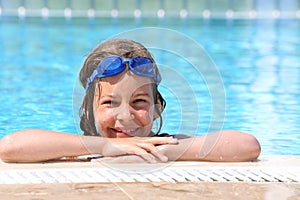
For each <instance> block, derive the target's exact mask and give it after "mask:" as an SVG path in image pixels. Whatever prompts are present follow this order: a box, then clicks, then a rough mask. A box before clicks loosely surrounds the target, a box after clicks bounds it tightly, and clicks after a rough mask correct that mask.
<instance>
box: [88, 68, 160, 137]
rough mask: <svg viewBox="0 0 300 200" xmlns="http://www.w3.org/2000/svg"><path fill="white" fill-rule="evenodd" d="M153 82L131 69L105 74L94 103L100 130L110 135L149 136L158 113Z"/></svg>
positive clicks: (99, 131) (97, 125) (104, 135)
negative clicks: (113, 74)
mask: <svg viewBox="0 0 300 200" xmlns="http://www.w3.org/2000/svg"><path fill="white" fill-rule="evenodd" d="M152 84H153V83H152V81H151V79H150V78H146V77H141V76H137V75H135V74H134V73H132V72H131V71H128V70H125V71H124V72H122V73H121V74H118V75H116V76H111V77H106V78H102V79H101V81H100V82H99V84H98V87H96V89H95V96H94V104H93V112H94V118H95V125H96V128H97V130H98V133H99V134H100V135H101V136H103V137H110V138H116V137H132V136H138V137H146V136H149V135H150V134H151V128H152V123H153V119H154V115H155V112H154V98H153V91H152Z"/></svg>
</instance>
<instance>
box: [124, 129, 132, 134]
mask: <svg viewBox="0 0 300 200" xmlns="http://www.w3.org/2000/svg"><path fill="white" fill-rule="evenodd" d="M121 131H122V132H123V133H132V132H133V131H134V129H131V130H121Z"/></svg>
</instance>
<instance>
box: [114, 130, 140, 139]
mask: <svg viewBox="0 0 300 200" xmlns="http://www.w3.org/2000/svg"><path fill="white" fill-rule="evenodd" d="M137 129H138V128H112V131H113V133H115V135H116V137H117V138H125V137H134V136H135V132H136V131H137Z"/></svg>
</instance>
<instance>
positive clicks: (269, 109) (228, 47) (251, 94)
mask: <svg viewBox="0 0 300 200" xmlns="http://www.w3.org/2000/svg"><path fill="white" fill-rule="evenodd" d="M145 26H152V27H165V28H169V29H172V30H176V31H178V32H180V33H182V34H184V35H186V36H188V37H191V38H192V39H194V40H195V41H197V43H198V44H199V45H201V46H202V47H203V49H204V50H205V51H206V52H207V53H208V55H209V56H210V57H211V58H212V60H213V62H214V63H215V66H216V67H217V70H218V72H219V73H220V76H221V78H222V81H223V84H224V89H225V94H226V96H224V98H226V99H225V100H226V106H225V111H226V113H225V114H226V115H225V118H224V121H223V129H235V130H241V131H245V132H248V133H251V134H253V135H255V136H256V137H257V138H258V139H259V141H260V143H261V145H262V154H264V155H274V154H276V155H278V154H279V155H300V150H299V149H300V148H299V146H300V134H299V132H300V123H299V121H300V115H299V113H300V88H299V87H300V21H299V20H259V19H258V20H212V19H211V20H202V19H189V20H178V19H168V18H167V19H164V20H162V19H160V20H159V19H141V20H135V19H119V20H116V19H110V18H103V19H95V20H90V19H87V18H82V19H80V18H78V19H69V20H66V19H64V18H55V19H41V18H26V19H24V20H20V19H18V18H13V17H9V18H5V17H2V18H0V29H1V31H0V48H1V54H0V66H1V71H0V92H1V95H0V102H1V104H0V109H1V113H0V138H1V137H3V136H4V135H6V134H8V133H10V132H13V131H17V130H20V129H25V128H41V129H51V130H56V131H64V132H70V133H74V134H80V132H79V131H78V128H77V125H76V121H77V120H76V119H77V115H78V113H77V110H78V109H77V108H76V107H75V108H73V99H74V97H73V95H75V100H74V102H75V104H76V102H77V103H78V101H79V100H78V99H80V97H78V96H76V95H78V94H77V90H79V89H78V88H77V86H76V85H77V84H78V81H77V74H78V71H79V69H80V67H81V65H82V63H83V60H84V58H85V56H86V55H87V54H88V53H89V51H90V50H91V49H92V48H93V47H94V46H95V45H96V44H98V43H99V42H101V41H103V40H105V39H107V38H109V37H112V36H113V35H115V34H118V33H120V32H122V31H127V30H130V29H134V28H141V27H145ZM172 42H173V43H174V48H178V47H182V48H187V49H188V50H189V51H190V52H193V49H189V47H188V44H185V43H181V42H182V41H180V40H176V41H172ZM152 53H153V54H154V57H155V58H156V59H157V60H158V61H159V62H160V63H164V64H165V65H169V66H177V65H178V63H180V62H181V61H180V59H179V58H178V59H177V58H173V57H174V55H169V54H168V53H166V52H164V51H154V50H153V52H152ZM191 59H197V58H195V57H194V58H191ZM175 69H176V70H181V71H180V73H181V75H182V76H183V77H185V79H186V80H189V82H188V83H189V84H190V86H191V91H193V92H195V95H196V96H197V97H196V98H197V99H196V101H197V105H198V106H199V107H198V109H197V108H195V109H194V108H193V107H192V108H191V109H190V110H186V109H185V105H187V103H189V101H190V97H189V95H187V93H186V91H185V89H186V88H185V87H183V86H182V84H180V83H181V82H179V81H176V80H173V81H172V78H168V77H167V78H166V80H167V81H166V82H165V83H166V84H168V87H169V88H164V87H162V88H161V90H162V92H163V95H165V98H166V99H167V109H166V112H165V116H167V119H168V120H167V121H166V122H165V123H164V127H163V131H164V132H171V133H175V132H176V131H177V130H178V124H179V125H180V124H182V123H183V122H184V130H185V131H186V133H188V134H192V133H193V131H194V130H195V127H196V131H197V134H198V135H202V134H205V133H206V132H207V130H208V126H209V125H208V124H209V122H210V117H211V102H210V100H211V98H210V93H209V91H208V90H207V87H206V84H205V81H204V80H203V79H201V77H199V76H193V72H192V71H189V68H180V67H178V68H176V67H175ZM183 69H184V70H183ZM185 71H186V73H185ZM166 75H168V74H167V73H166ZM167 82H168V83H167ZM74 85H75V92H73V89H74ZM170 88H171V89H172V88H173V89H174V90H171V89H170ZM222 89H223V88H220V90H222ZM172 91H173V92H174V91H175V93H174V94H172ZM220 92H222V91H220ZM76 106H77V104H76ZM182 110H183V111H185V110H186V112H185V113H182V112H181V111H182ZM195 110H196V111H195ZM199 116H200V117H199ZM74 118H75V120H74ZM198 120H199V121H198ZM180 130H183V129H180Z"/></svg>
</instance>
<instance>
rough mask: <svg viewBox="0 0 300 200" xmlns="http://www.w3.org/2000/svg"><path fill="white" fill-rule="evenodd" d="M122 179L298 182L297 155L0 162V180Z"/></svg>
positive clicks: (130, 180) (27, 182)
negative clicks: (113, 161) (145, 161)
mask: <svg viewBox="0 0 300 200" xmlns="http://www.w3.org/2000/svg"><path fill="white" fill-rule="evenodd" d="M112 182H113V183H118V182H119V183H121V182H170V183H176V182H193V183H194V182H284V183H300V157H297V156H269V157H261V158H260V160H258V161H255V162H240V163H225V162H224V163H219V162H218V163H215V162H172V163H161V164H103V163H102V162H96V163H95V162H93V163H92V162H49V163H40V164H8V163H3V162H0V184H41V183H112Z"/></svg>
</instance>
